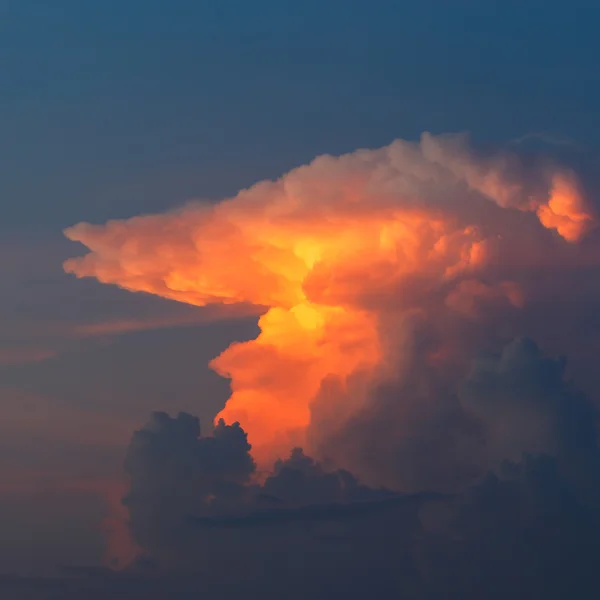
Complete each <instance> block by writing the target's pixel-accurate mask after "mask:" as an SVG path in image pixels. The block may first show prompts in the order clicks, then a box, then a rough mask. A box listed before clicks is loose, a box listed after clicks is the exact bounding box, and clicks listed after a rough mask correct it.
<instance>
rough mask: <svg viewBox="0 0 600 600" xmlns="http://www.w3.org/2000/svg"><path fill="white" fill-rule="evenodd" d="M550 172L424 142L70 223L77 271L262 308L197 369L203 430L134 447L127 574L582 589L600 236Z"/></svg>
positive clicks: (422, 590)
mask: <svg viewBox="0 0 600 600" xmlns="http://www.w3.org/2000/svg"><path fill="white" fill-rule="evenodd" d="M561 153H562V150H561ZM563 158H564V156H562V155H560V153H556V154H553V153H552V152H541V151H536V152H530V151H529V150H527V151H526V149H525V148H524V147H522V144H517V145H516V147H515V146H514V145H513V148H512V149H511V151H510V152H507V151H504V150H493V151H492V150H490V149H475V148H473V147H472V145H471V144H470V142H469V140H468V139H467V138H466V137H465V136H432V135H429V134H424V135H423V136H422V138H421V139H420V141H419V142H416V143H412V142H405V141H401V140H397V141H395V142H393V143H392V144H390V145H389V146H387V147H385V148H382V149H378V150H359V151H357V152H354V153H352V154H348V155H344V156H341V157H333V156H321V157H318V158H317V159H315V160H314V161H313V162H311V163H310V164H309V165H305V166H302V167H300V168H297V169H294V170H293V171H291V172H289V173H287V174H286V175H284V176H283V177H281V178H280V179H279V180H277V181H263V182H260V183H258V184H256V185H254V186H252V187H251V188H249V189H247V190H242V191H241V192H240V193H239V194H237V195H236V196H234V197H232V198H229V199H225V200H223V201H222V202H220V203H218V204H215V205H207V204H202V203H191V204H189V205H187V206H184V207H182V208H180V209H178V210H175V211H172V212H170V213H166V214H163V215H149V216H140V217H135V218H133V219H128V220H123V221H110V222H108V223H106V224H105V225H91V224H88V223H80V224H78V225H75V226H74V227H72V228H69V229H68V230H67V231H66V232H65V233H66V235H67V237H68V238H69V239H71V240H73V241H78V242H81V243H82V244H84V245H85V246H86V247H87V248H88V251H89V252H88V253H87V254H85V255H84V256H82V257H79V258H76V259H71V260H69V261H67V262H66V263H65V265H64V267H65V270H66V271H67V272H70V273H73V274H75V275H76V276H77V277H80V278H81V277H93V278H95V279H97V280H98V281H100V282H102V283H108V284H112V285H116V286H119V287H121V288H124V289H126V290H130V291H135V292H144V293H146V294H153V295H155V296H159V297H162V298H165V299H169V300H175V301H177V302H179V303H182V304H188V305H191V306H195V307H206V306H220V307H228V306H237V305H243V306H248V305H250V306H255V307H256V310H257V313H260V317H259V319H258V326H259V330H260V332H259V334H258V336H257V337H256V338H255V339H252V340H249V341H245V342H234V343H233V344H231V345H230V346H229V347H228V348H227V349H226V350H225V351H224V352H222V353H221V354H220V355H219V356H217V357H216V358H215V359H214V360H213V361H212V362H211V367H212V368H213V369H214V370H215V371H216V372H217V373H218V374H219V375H221V376H223V377H225V378H227V379H229V380H230V382H231V395H230V397H229V399H228V401H227V403H226V405H225V407H224V409H223V410H222V411H220V412H219V413H218V414H217V417H216V419H215V421H214V427H213V428H211V430H210V431H209V433H208V435H204V436H202V435H201V432H200V427H199V423H198V421H197V419H195V418H194V417H192V416H190V415H188V414H180V415H179V416H178V417H176V418H171V417H169V416H168V415H167V414H164V413H155V414H154V416H153V417H152V419H151V421H150V423H149V424H148V425H147V426H146V427H144V428H143V429H142V430H140V431H138V432H136V433H135V435H134V438H133V440H132V443H131V445H130V448H129V451H128V455H127V461H126V469H127V472H128V475H129V477H130V479H131V488H130V490H129V492H128V494H127V496H126V498H125V505H126V507H127V509H128V511H129V515H130V522H131V531H132V534H133V537H134V539H135V541H136V543H137V544H138V545H139V546H140V548H141V550H142V554H141V556H140V557H139V561H137V562H136V563H134V564H132V565H131V566H130V568H129V570H130V572H139V573H142V572H145V571H144V569H146V570H147V569H149V568H150V566H152V568H153V569H154V571H155V573H158V574H164V573H169V572H171V573H172V572H185V573H193V574H194V575H195V576H199V577H200V578H201V580H202V582H203V585H205V587H206V589H211V590H213V589H221V588H220V586H221V585H224V580H225V579H227V576H228V574H230V573H234V574H235V581H236V584H238V585H243V586H244V588H245V589H246V590H249V589H252V590H255V591H256V594H255V595H262V594H263V593H265V594H266V595H267V596H268V594H269V593H270V594H271V595H275V597H293V594H296V595H297V596H298V597H302V598H305V597H323V596H326V595H327V594H328V593H329V595H330V596H331V594H332V592H331V589H329V591H327V586H333V587H335V593H336V594H337V595H340V596H342V597H346V598H353V597H365V596H372V595H377V594H379V595H382V596H393V595H400V594H403V595H404V596H406V597H414V598H426V597H431V598H438V597H440V596H442V595H443V596H445V597H451V598H452V597H457V598H458V597H460V598H468V597H477V598H480V597H494V594H500V595H501V596H502V597H506V596H507V595H509V592H510V593H512V595H515V594H517V595H518V593H520V591H523V592H525V593H526V595H527V597H552V596H551V595H550V592H552V593H554V592H556V593H558V592H559V591H560V594H562V595H561V596H559V597H565V595H568V585H567V584H568V582H570V584H571V587H572V589H573V590H578V593H579V592H580V591H581V589H582V587H581V585H582V582H583V581H585V582H586V584H590V578H589V577H588V576H587V572H585V573H584V571H585V569H584V570H583V571H582V565H589V556H590V555H591V554H589V553H588V552H587V549H586V548H578V547H576V545H575V543H574V540H576V539H577V538H578V537H581V539H584V540H585V543H586V545H587V544H588V542H589V545H588V546H587V548H591V549H592V551H593V552H595V550H596V545H595V541H594V540H595V537H594V536H596V534H597V533H598V514H599V513H598V508H599V507H600V503H599V502H600V496H599V495H598V493H599V490H600V485H599V482H598V473H599V472H600V470H599V469H598V466H599V463H598V460H599V457H600V455H599V453H598V447H597V436H596V431H595V419H596V414H595V409H594V407H593V402H592V400H591V399H590V398H591V396H590V394H589V393H586V392H584V391H583V390H582V389H579V388H578V387H577V386H575V384H574V383H573V382H572V381H571V380H570V373H571V372H572V371H577V370H579V372H581V373H582V374H583V375H584V376H585V375H586V374H587V377H588V380H587V381H588V382H590V381H592V380H593V373H594V372H595V371H596V370H597V369H596V366H595V364H594V361H593V359H592V358H591V357H592V356H593V355H592V354H590V353H589V352H587V351H584V350H583V349H584V348H586V349H587V348H590V347H592V344H593V343H596V344H597V342H594V334H593V333H592V332H590V329H591V328H590V323H592V322H595V321H594V319H597V317H595V316H594V315H595V314H596V312H597V306H598V301H600V287H599V286H598V285H597V283H596V282H597V281H598V278H597V276H598V272H599V268H600V264H599V257H600V246H599V243H600V238H599V237H598V235H597V231H595V230H596V206H595V199H596V196H595V194H594V191H593V190H594V189H595V188H594V186H593V185H592V184H591V179H590V178H589V173H584V174H582V173H580V172H579V171H578V169H577V165H576V164H575V163H574V162H573V161H571V160H566V159H565V160H563ZM574 331H577V332H579V333H578V334H577V335H574V334H573V332H574ZM533 339H539V346H538V344H537V343H535V342H533V341H532V340H533ZM563 346H564V347H563ZM541 348H544V349H545V350H546V351H547V352H548V355H545V354H544V353H543V352H542V350H541ZM558 352H568V353H569V354H570V355H571V354H572V353H573V354H574V356H575V357H576V358H574V360H573V361H572V362H573V366H572V367H571V371H569V370H568V367H567V365H566V363H565V362H564V361H563V360H562V359H560V358H558V359H557V358H551V356H553V355H555V354H556V353H558ZM586 354H587V355H588V356H587V359H586V358H585V355H586ZM582 355H583V356H584V358H583V359H582ZM590 374H591V375H590ZM589 389H593V386H592V388H590V387H587V388H586V391H589ZM596 389H597V388H596ZM513 547H514V548H516V549H517V550H516V551H511V548H513ZM525 549H526V550H527V552H525V551H524V550H525ZM556 564H564V565H565V571H564V572H560V570H559V569H556V568H554V567H553V565H556ZM585 568H587V567H585ZM349 573H350V574H352V577H349V576H348V574H349ZM223 574H225V576H223ZM519 578H521V579H519ZM592 584H593V585H596V584H595V582H592V583H591V584H590V585H592ZM519 586H520V587H519ZM259 589H260V590H261V592H260V593H258V591H257V590H259ZM593 589H594V590H596V587H593ZM515 590H517V591H515ZM221 592H222V593H221V594H217V595H220V597H224V596H226V593H227V592H226V591H225V589H224V588H223V589H221ZM248 593H249V592H248ZM253 593H254V592H253Z"/></svg>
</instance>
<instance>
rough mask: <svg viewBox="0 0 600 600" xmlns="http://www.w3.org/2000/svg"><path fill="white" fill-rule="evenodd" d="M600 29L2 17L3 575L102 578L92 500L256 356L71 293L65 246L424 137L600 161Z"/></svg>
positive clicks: (588, 10)
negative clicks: (562, 143)
mask: <svg viewBox="0 0 600 600" xmlns="http://www.w3.org/2000/svg"><path fill="white" fill-rule="evenodd" d="M599 22H600V5H598V4H597V3H595V2H592V0H573V1H571V2H562V1H556V0H507V1H504V2H500V1H494V0H412V1H402V0H396V1H392V0H370V1H369V0H304V1H302V2H286V1H282V0H258V1H254V2H249V1H247V0H218V1H201V0H169V1H167V0H119V1H116V0H97V1H94V0H88V1H87V2H86V1H82V0H0V192H1V196H0V198H1V200H0V278H1V279H2V284H1V285H2V288H1V292H0V411H1V412H2V415H3V418H2V422H0V439H1V440H2V447H1V450H2V452H1V453H0V454H1V456H0V531H2V532H3V540H0V571H3V570H12V569H14V570H16V571H24V572H36V573H37V572H42V571H44V570H45V569H46V570H47V569H48V568H51V567H52V565H53V564H54V563H55V562H56V561H60V562H74V561H77V559H80V560H81V561H83V562H94V561H96V562H99V561H100V559H101V556H100V555H101V552H102V548H101V545H102V542H101V540H98V539H97V536H96V538H94V539H93V540H92V539H91V538H90V537H89V536H87V535H84V534H83V533H82V535H81V536H79V535H74V536H72V537H71V538H70V543H69V544H67V543H64V539H63V538H64V535H63V532H64V531H66V530H67V529H68V528H71V529H77V531H81V532H87V531H97V525H98V522H99V521H100V520H101V518H102V517H103V516H105V514H106V507H105V506H100V507H99V506H98V498H97V497H96V496H94V495H93V494H92V496H91V497H86V498H87V499H86V498H82V497H81V489H80V488H77V486H75V487H73V485H72V479H73V478H75V480H77V478H78V477H81V476H85V477H90V478H108V479H111V478H119V477H121V475H122V467H121V463H122V458H123V453H124V449H125V447H126V445H127V443H128V440H129V436H130V432H131V431H132V430H133V428H134V427H138V426H139V425H140V424H141V423H143V422H144V421H145V420H146V418H147V416H148V414H149V412H150V411H151V410H154V409H161V410H167V411H169V412H171V413H175V412H177V411H178V410H182V409H183V410H188V411H191V412H193V413H194V414H197V415H199V417H200V418H201V420H202V422H204V423H207V422H210V420H211V419H212V417H213V416H214V415H215V413H216V412H217V411H218V410H219V409H220V408H221V407H222V405H223V402H224V400H225V398H226V396H227V392H228V390H227V382H226V381H224V380H222V379H221V378H219V377H218V376H217V375H216V374H214V373H212V372H210V371H209V370H208V367H207V363H208V361H209V360H210V359H211V358H212V357H214V356H215V355H217V354H218V353H219V352H220V351H222V350H223V349H224V348H226V347H227V345H228V344H229V343H230V342H231V341H232V340H235V339H243V338H248V337H251V336H253V335H256V325H255V322H253V321H245V322H244V323H243V324H241V323H223V322H217V323H210V324H199V325H198V326H197V327H188V328H169V327H162V326H160V327H159V326H157V325H156V324H157V323H159V324H160V323H163V324H164V323H166V324H169V323H171V324H173V323H175V324H180V325H181V324H182V323H189V322H190V321H191V320H193V319H194V318H196V314H197V313H196V312H195V310H194V309H192V308H190V307H187V306H184V305H178V304H175V303H169V302H167V301H164V300H161V299H158V298H152V297H144V296H140V295H133V294H128V293H126V292H123V291H121V290H118V289H116V288H110V287H103V286H101V285H100V284H98V283H96V282H95V281H89V280H86V281H78V280H75V279H73V278H71V277H69V276H66V275H65V274H64V273H63V271H62V267H61V264H62V261H63V260H64V259H65V258H67V257H70V256H73V254H75V253H77V248H76V247H75V246H73V244H71V243H70V242H68V241H66V240H65V239H63V237H62V233H61V231H62V229H63V228H64V227H67V226H69V225H72V224H74V223H77V222H79V221H92V222H103V221H105V220H106V219H110V218H119V217H126V216H132V215H136V214H140V213H144V212H155V211H161V210H165V209H167V208H169V207H172V206H177V205H179V204H181V203H182V202H184V201H186V200H188V199H191V198H194V197H204V198H215V199H216V198H221V197H223V196H226V195H230V194H234V193H235V192H236V191H237V190H238V189H240V188H242V187H246V186H248V185H250V184H252V183H253V182H255V181H258V180H260V179H264V178H272V177H277V176H279V175H280V174H282V173H284V172H286V171H288V170H289V169H290V168H292V167H294V166H296V165H299V164H302V163H305V162H307V161H309V160H310V159H312V158H313V157H314V156H316V155H318V154H321V153H325V152H330V153H342V152H347V151H352V150H354V149H356V148H358V147H365V146H367V147H377V146H381V145H383V144H386V143H388V142H390V141H391V140H392V139H394V138H397V137H402V138H408V139H415V138H417V137H418V135H419V134H420V133H421V132H422V131H424V130H429V131H432V132H435V133H441V132H453V131H462V130H465V131H469V132H470V133H471V134H472V135H473V136H474V137H475V138H477V139H478V140H481V141H507V140H511V139H515V138H519V137H520V136H523V135H527V134H535V133H546V134H552V135H554V136H556V137H557V139H560V138H564V137H566V138H572V139H574V140H575V141H576V142H577V143H579V144H583V145H585V146H588V147H592V148H595V147H597V136H598V130H599V129H600V112H599V111H598V106H600V70H599V69H598V66H597V60H598V56H600V37H599V36H598V34H597V28H598V23H599ZM90 326H93V327H95V329H94V331H95V332H96V333H89V331H90V329H89V328H90ZM30 415H36V418H35V419H31V418H30ZM40 472H41V473H43V475H44V478H47V479H48V480H49V481H51V482H54V483H52V484H51V486H50V487H51V489H53V490H54V492H52V494H54V496H52V494H50V492H48V490H46V488H45V487H44V485H45V484H44V481H45V479H44V481H42V482H40ZM57 481H65V482H66V483H65V484H64V485H65V489H71V491H72V489H80V495H79V496H78V495H72V496H69V494H67V493H65V494H63V492H60V493H58V492H56V488H57V485H58V484H56V482H57ZM3 485H4V486H5V487H4V488H3V487H2V486H3ZM52 485H54V487H52ZM69 486H71V488H69ZM7 490H8V491H7ZM59 491H60V490H59ZM48 494H50V495H48ZM55 496H56V498H55ZM88 496H89V494H88ZM48 498H51V500H50V501H49V500H48ZM52 498H54V500H52ZM40 507H43V508H44V510H43V511H42V510H40ZM33 517H35V518H33ZM24 531H28V532H29V531H30V532H31V534H29V533H28V535H26V536H24V535H23V532H24ZM7 532H8V533H7ZM35 536H37V537H35ZM80 538H81V539H80ZM31 539H35V540H36V543H35V545H34V546H35V552H33V551H32V544H31ZM57 549H58V550H57ZM59 551H60V552H59ZM57 552H58V554H57Z"/></svg>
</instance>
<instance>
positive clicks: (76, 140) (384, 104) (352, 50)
mask: <svg viewBox="0 0 600 600" xmlns="http://www.w3.org/2000/svg"><path fill="white" fill-rule="evenodd" d="M599 16H600V9H599V8H598V7H596V6H595V3H592V2H588V1H575V2H559V1H553V0H546V1H541V0H540V1H538V0H526V1H522V0H521V1H507V2H496V1H491V0H489V1H479V2H475V1H468V0H454V1H452V0H419V1H418V2H416V1H414V2H404V1H391V0H378V1H377V2H375V3H373V2H368V1H366V0H364V1H363V0H354V1H337V0H335V1H334V0H327V1H323V0H321V1H316V0H309V1H305V2H298V3H291V2H278V1H275V0H260V1H257V2H256V1H255V2H246V1H243V0H236V1H231V0H223V1H220V2H197V1H192V0H174V1H173V2H168V3H167V2H164V1H159V0H145V1H143V2H142V1H136V0H132V1H128V2H116V1H104V2H79V1H75V0H58V1H57V2H51V3H50V2H47V1H45V0H4V1H3V2H1V3H0V39H1V40H2V42H1V44H2V52H1V53H0V71H1V72H2V81H3V83H2V94H1V99H0V132H1V133H0V169H1V170H0V181H1V182H2V196H3V210H2V218H1V219H0V223H1V227H2V229H7V228H8V229H10V230H12V231H15V230H16V229H18V230H25V229H27V230H32V229H33V228H36V229H40V228H41V229H45V230H48V231H56V230H58V229H60V228H61V227H63V226H66V225H69V224H71V223H73V222H75V221H79V220H82V219H84V220H91V221H100V220H104V219H106V218H109V217H119V216H126V215H132V214H136V213H139V212H144V211H154V210H158V209H163V208H165V207H168V206H170V205H174V204H178V203H180V202H182V201H184V200H186V199H188V198H190V197H194V196H205V197H206V196H209V197H220V196H222V195H224V194H229V193H233V192H235V191H236V190H237V189H238V188H240V187H242V186H246V185H247V184H249V183H251V182H253V181H255V180H258V179H262V178H264V177H274V176H277V175H278V174H280V173H282V172H284V171H286V170H288V169H289V168H290V167H291V166H294V165H296V164H299V163H303V162H305V161H307V160H309V159H310V158H311V157H313V156H314V155H316V154H319V153H323V152H333V153H338V152H344V151H350V150H352V149H355V148H356V147H359V146H378V145H382V144H384V143H386V142H388V141H390V140H391V139H393V138H394V137H406V138H414V137H416V136H417V135H418V134H419V133H420V132H421V131H423V130H430V131H433V132H442V131H456V130H469V131H470V132H471V133H472V134H473V135H474V136H475V137H478V138H482V139H492V140H496V139H503V140H504V139H508V138H511V137H515V136H520V135H523V134H524V133H528V132H531V131H535V132H539V131H551V132H553V133H555V134H561V135H566V136H570V137H574V138H576V139H577V140H578V141H580V142H592V143H593V141H594V138H595V135H596V133H595V132H596V130H597V128H598V126H599V125H600V116H599V115H598V113H597V110H596V108H597V106H598V104H599V100H600V72H599V71H598V69H597V62H596V61H597V58H596V57H597V56H598V55H599V54H600V42H599V39H598V37H597V22H598V17H599Z"/></svg>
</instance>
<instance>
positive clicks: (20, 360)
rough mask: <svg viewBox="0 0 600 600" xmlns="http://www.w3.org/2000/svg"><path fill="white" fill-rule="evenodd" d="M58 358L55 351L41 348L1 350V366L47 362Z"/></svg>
mask: <svg viewBox="0 0 600 600" xmlns="http://www.w3.org/2000/svg"><path fill="white" fill-rule="evenodd" d="M53 356H56V352H55V351H54V350H45V349H41V348H0V365H2V366H6V365H20V364H24V363H34V362H40V361H44V360H47V359H49V358H52V357H53Z"/></svg>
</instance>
